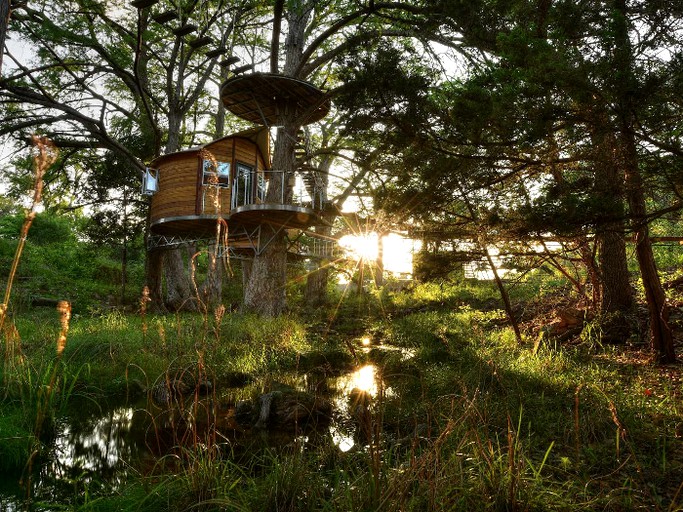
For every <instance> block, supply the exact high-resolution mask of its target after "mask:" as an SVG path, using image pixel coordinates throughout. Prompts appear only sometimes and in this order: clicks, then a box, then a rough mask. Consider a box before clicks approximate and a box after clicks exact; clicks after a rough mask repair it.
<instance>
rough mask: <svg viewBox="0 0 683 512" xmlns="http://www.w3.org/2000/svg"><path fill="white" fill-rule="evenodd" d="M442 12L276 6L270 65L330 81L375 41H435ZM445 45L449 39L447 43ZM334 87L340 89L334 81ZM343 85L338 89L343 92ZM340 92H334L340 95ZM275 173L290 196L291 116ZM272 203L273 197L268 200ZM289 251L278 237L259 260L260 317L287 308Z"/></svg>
mask: <svg viewBox="0 0 683 512" xmlns="http://www.w3.org/2000/svg"><path fill="white" fill-rule="evenodd" d="M438 14H439V13H438V9H434V5H433V3H431V2H417V3H411V4H410V5H409V4H407V3H390V2H386V3H385V2H376V3H375V2H369V3H368V5H365V6H357V5H349V4H348V3H346V2H339V1H334V0H330V1H327V2H313V1H311V0H295V1H292V2H287V3H286V4H285V3H284V2H276V3H275V14H274V17H273V19H274V24H273V34H272V39H271V41H272V43H271V51H270V56H269V59H268V60H269V62H270V63H271V72H279V71H280V68H279V65H280V63H282V70H281V73H282V74H283V75H285V76H288V77H293V78H298V79H302V80H309V79H310V78H311V77H316V76H320V77H325V76H329V77H330V78H332V79H334V76H333V74H332V73H329V70H331V69H333V68H334V66H335V64H336V63H338V62H339V61H340V59H342V58H343V57H344V56H345V55H348V54H349V53H350V52H354V51H357V49H358V48H361V47H363V46H364V45H367V44H368V43H369V42H371V41H379V40H382V39H384V38H417V39H419V38H423V39H424V40H429V38H436V37H437V35H436V34H437V31H436V27H438V26H439V23H438V19H439V17H438ZM281 20H286V21H287V36H286V38H285V41H284V43H283V44H282V45H280V42H279V41H280V31H279V30H278V29H279V28H280V26H281V24H280V21H281ZM443 39H444V40H445V38H443ZM333 85H337V84H335V83H334V82H333ZM343 88H344V84H339V88H338V89H343ZM337 93H338V90H334V89H333V90H331V91H330V92H329V95H330V96H336V95H337ZM278 125H279V128H278V137H277V139H276V142H275V150H274V156H273V168H274V169H276V170H278V171H283V172H282V174H281V175H279V176H280V177H279V178H277V179H279V180H281V181H280V182H277V181H275V182H273V180H271V185H270V189H269V190H270V191H272V192H270V191H269V194H270V193H272V194H273V196H272V197H273V198H275V197H279V196H280V193H281V191H282V190H283V189H285V191H286V194H285V196H286V197H287V196H289V195H290V194H289V192H288V191H287V190H286V189H287V187H288V180H287V178H288V177H289V176H293V175H294V172H295V171H296V162H295V159H294V144H295V141H296V136H297V133H298V132H299V130H300V128H301V123H300V120H297V119H296V118H295V116H294V115H293V114H292V113H291V112H290V113H287V112H282V113H281V117H280V119H279V120H278ZM267 200H268V198H267ZM285 269H286V247H285V243H284V238H283V236H278V237H276V239H275V240H274V241H272V242H271V243H270V244H269V246H268V248H267V249H266V250H265V251H263V252H262V253H261V254H259V255H257V256H256V257H255V258H254V261H253V264H252V265H251V268H250V271H249V279H248V282H247V285H246V289H245V298H244V299H245V305H246V306H247V307H248V308H250V309H252V310H254V311H257V312H259V313H261V314H266V315H277V314H280V313H281V312H282V311H284V309H285V307H286V297H285V282H286V272H285Z"/></svg>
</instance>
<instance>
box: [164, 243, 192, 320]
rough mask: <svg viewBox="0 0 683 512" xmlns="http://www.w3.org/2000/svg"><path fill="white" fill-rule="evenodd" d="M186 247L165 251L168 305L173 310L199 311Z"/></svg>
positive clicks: (166, 300) (166, 302)
mask: <svg viewBox="0 0 683 512" xmlns="http://www.w3.org/2000/svg"><path fill="white" fill-rule="evenodd" d="M183 249H184V248H178V249H172V250H170V251H164V259H163V261H164V277H165V278H166V299H165V301H164V302H165V304H166V306H167V307H168V308H169V309H171V310H172V311H197V298H196V296H195V294H194V293H193V292H194V286H193V285H192V282H191V279H190V276H189V275H188V272H187V269H188V263H187V262H186V261H185V258H184V257H183V252H185V251H184V250H183Z"/></svg>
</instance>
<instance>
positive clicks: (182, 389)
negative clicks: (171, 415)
mask: <svg viewBox="0 0 683 512" xmlns="http://www.w3.org/2000/svg"><path fill="white" fill-rule="evenodd" d="M190 389H191V388H190V386H189V385H188V384H187V383H185V382H183V381H182V380H180V379H164V380H162V381H161V382H158V383H157V384H155V385H154V386H153V387H152V389H151V391H150V394H151V397H152V401H153V402H154V403H155V404H157V405H162V406H166V405H170V404H171V403H172V402H173V401H174V400H176V399H178V398H180V397H182V396H183V395H184V394H186V393H188V392H189V391H190Z"/></svg>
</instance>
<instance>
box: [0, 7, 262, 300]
mask: <svg viewBox="0 0 683 512" xmlns="http://www.w3.org/2000/svg"><path fill="white" fill-rule="evenodd" d="M47 5H48V7H49V15H47V14H46V13H45V12H44V10H43V9H44V7H43V3H42V2H28V3H27V4H26V5H25V6H24V7H23V8H22V11H21V12H15V13H14V16H13V18H12V24H11V26H10V32H11V33H12V34H13V36H15V37H16V38H17V39H21V40H22V42H23V43H24V45H26V46H28V47H30V48H31V49H32V50H33V52H34V57H33V59H32V62H30V63H24V62H21V61H20V60H19V59H18V58H17V57H16V56H14V55H13V54H12V53H8V54H7V57H8V58H9V66H10V69H9V71H6V72H5V73H4V77H3V81H2V87H1V88H0V108H2V111H3V114H4V119H3V124H2V126H1V127H0V137H4V138H5V139H7V138H8V137H14V138H15V140H17V142H19V143H22V142H23V140H24V139H25V137H26V134H27V133H30V132H33V131H42V132H44V133H46V134H47V135H49V136H50V137H51V138H52V139H53V140H54V141H55V143H56V144H57V145H58V146H59V147H60V148H62V149H63V150H65V155H66V156H65V157H63V160H62V168H63V169H65V168H69V167H70V166H71V168H77V166H78V164H77V161H82V159H83V158H85V157H84V155H88V158H89V159H90V163H92V164H94V165H93V166H92V167H89V168H90V169H95V170H101V171H103V172H93V173H89V175H88V176H87V180H86V181H85V183H86V184H87V185H86V187H83V188H85V189H86V190H89V191H92V190H95V189H96V190H97V191H98V194H97V197H96V198H93V200H94V201H96V202H97V203H98V204H102V203H103V202H107V201H111V200H112V199H113V198H115V197H116V196H117V192H115V191H116V190H117V189H118V190H119V191H120V190H121V188H122V187H123V186H128V183H130V182H131V181H133V182H136V181H137V179H138V176H139V172H140V170H142V169H144V168H145V163H146V162H147V161H149V160H151V159H153V158H155V157H156V156H158V155H159V154H160V153H161V152H162V151H163V152H166V153H168V152H174V151H177V150H179V149H180V148H181V147H183V146H186V145H192V144H196V143H197V141H198V139H199V138H201V137H202V136H203V127H204V126H208V127H212V126H213V127H215V129H217V130H222V129H223V122H222V120H221V118H220V114H221V109H220V108H218V106H217V101H216V98H215V95H214V96H212V95H211V94H210V91H209V86H210V85H212V84H213V83H220V81H221V79H222V77H224V73H225V71H224V70H223V69H222V68H221V67H220V66H218V61H219V60H220V59H221V58H223V55H222V54H221V53H220V52H218V53H205V51H204V50H203V47H202V46H201V45H199V44H195V43H194V42H195V41H199V40H201V39H202V38H205V37H206V38H210V39H211V40H212V41H213V44H214V45H215V46H213V47H211V48H210V49H212V50H215V49H216V46H218V47H219V48H224V49H225V51H229V50H232V49H233V48H234V47H235V46H237V45H238V43H239V41H240V38H241V37H242V35H249V22H250V21H249V20H250V19H252V18H253V17H254V16H256V15H257V14H258V13H257V11H256V10H255V9H254V8H253V7H251V6H249V5H248V2H244V1H241V0H235V1H227V0H218V1H215V2H210V1H208V0H207V1H202V2H199V1H197V0H194V1H191V2H189V3H188V4H187V5H184V6H183V8H182V9H181V8H180V7H175V5H174V4H172V3H168V2H161V3H160V4H159V5H157V6H155V7H153V8H145V9H140V10H137V9H134V8H132V7H131V6H130V5H128V4H127V3H123V4H121V5H113V4H111V3H110V2H98V1H90V0H58V1H56V2H50V3H49V4H47ZM166 11H169V12H171V13H172V14H175V15H176V16H178V18H179V19H178V20H177V21H176V22H175V23H176V27H175V29H174V27H173V26H171V25H164V24H162V23H158V22H156V21H154V17H157V19H159V18H158V15H160V14H163V12H166ZM191 23H196V24H197V25H199V26H200V28H199V31H198V33H197V34H196V37H194V38H189V37H187V36H185V35H183V32H182V31H181V30H180V29H181V26H182V27H187V26H189V25H190V24H191ZM172 29H173V30H172ZM5 68H6V69H7V66H5ZM208 135H209V136H212V135H213V136H215V133H211V134H208ZM103 155H105V156H104V159H103ZM98 161H100V162H102V161H104V162H105V163H106V162H107V161H116V162H118V163H117V165H118V166H122V167H124V168H125V169H126V170H125V173H123V174H121V173H117V176H119V177H121V179H122V181H117V182H113V181H112V180H111V179H108V173H107V170H109V169H107V166H106V165H105V166H101V165H97V162H98ZM124 183H126V185H123V184H124ZM95 184H101V185H102V186H100V187H96V186H94V185H95ZM75 185H76V184H75V183H72V187H75ZM92 195H93V196H94V195H95V194H92ZM131 202H133V203H137V206H139V207H143V206H144V203H143V201H142V200H140V199H139V198H136V199H135V200H132V201H131ZM160 259H161V253H154V254H153V255H152V258H151V259H150V262H149V263H150V264H149V265H148V270H149V272H148V280H149V285H150V288H151V290H152V291H153V299H154V300H155V301H156V302H157V303H159V304H161V303H163V302H164V299H163V298H162V276H161V264H160V263H161V261H160ZM166 260H167V261H168V262H169V263H171V264H170V265H169V267H168V268H169V269H170V270H171V271H170V272H166V279H167V284H168V286H167V289H168V291H169V292H170V293H169V296H167V297H166V302H168V303H169V305H170V306H172V307H177V306H178V305H180V304H185V305H188V304H190V305H191V304H193V303H194V302H193V301H192V300H191V299H192V297H191V294H192V286H190V284H189V273H188V271H187V265H186V262H183V261H181V252H180V251H170V252H168V254H167V257H166ZM177 290H181V292H182V294H183V296H182V297H180V298H179V299H178V300H175V299H174V297H173V292H174V291H177Z"/></svg>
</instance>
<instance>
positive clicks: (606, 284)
mask: <svg viewBox="0 0 683 512" xmlns="http://www.w3.org/2000/svg"><path fill="white" fill-rule="evenodd" d="M591 121H592V126H591V139H592V141H593V144H594V147H595V150H594V153H593V156H594V165H595V189H594V194H596V196H597V197H598V198H599V200H600V204H602V205H603V207H604V208H605V215H606V220H604V221H603V222H602V223H601V224H600V225H599V226H598V227H597V229H596V233H595V240H596V244H597V248H598V267H599V271H600V285H601V290H600V294H599V296H600V312H601V314H602V315H603V325H602V328H603V339H604V340H605V341H609V342H611V343H625V342H626V339H627V338H628V336H629V334H630V332H631V327H630V326H629V323H628V321H627V319H628V316H629V315H630V313H632V311H633V307H634V300H633V290H632V289H631V283H630V280H629V273H628V264H627V257H626V240H625V236H626V226H625V212H624V197H623V194H624V190H623V181H624V173H623V169H620V167H619V165H618V162H615V160H614V155H615V153H616V150H617V141H616V140H615V136H614V132H613V129H612V127H611V126H610V124H609V122H608V118H607V114H606V112H604V110H603V109H602V108H601V107H600V106H597V107H595V110H594V111H593V112H592V120H591Z"/></svg>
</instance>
